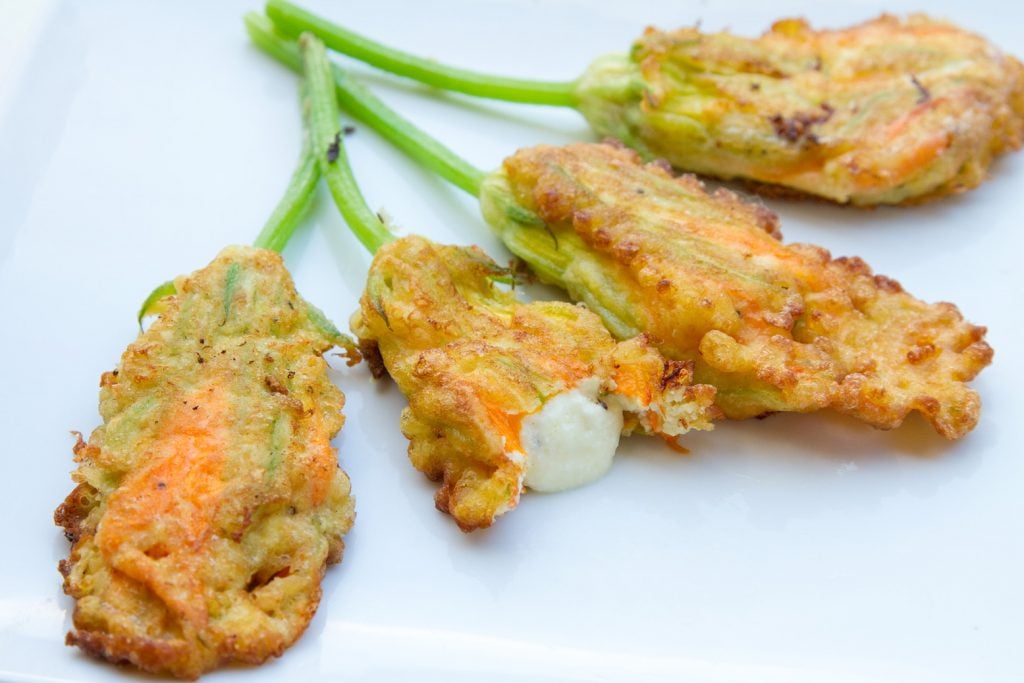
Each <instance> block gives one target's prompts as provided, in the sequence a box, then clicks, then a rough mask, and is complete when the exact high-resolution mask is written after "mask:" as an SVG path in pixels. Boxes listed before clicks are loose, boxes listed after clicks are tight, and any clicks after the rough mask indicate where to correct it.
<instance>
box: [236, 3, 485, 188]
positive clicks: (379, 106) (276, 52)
mask: <svg viewBox="0 0 1024 683" xmlns="http://www.w3.org/2000/svg"><path fill="white" fill-rule="evenodd" d="M245 28H246V30H247V31H248V33H249V37H250V38H252V41H253V42H254V43H256V45H257V46H259V47H260V49H262V50H263V51H264V52H266V53H267V54H269V55H270V56H272V57H274V58H275V59H276V60H278V61H279V62H281V63H282V64H284V65H285V66H288V67H289V68H291V69H293V70H295V71H301V70H302V58H301V57H300V55H299V48H298V45H296V43H295V41H294V40H291V39H289V38H285V37H283V36H281V35H279V34H278V33H277V32H276V31H274V26H273V24H271V23H270V21H268V20H267V18H266V17H264V16H262V15H260V14H256V13H254V12H250V13H248V14H246V15H245ZM333 75H334V86H335V94H336V95H337V97H338V101H339V103H341V105H342V106H343V107H344V108H345V110H346V111H348V112H349V113H351V114H352V115H353V116H354V117H355V118H357V119H359V120H360V121H362V122H364V123H366V124H367V125H369V126H371V127H372V128H374V129H375V130H376V131H377V132H378V133H380V134H381V135H383V136H384V137H386V138H387V139H388V140H390V141H391V142H392V144H394V145H395V146H396V147H398V148H399V149H401V150H402V151H403V152H405V153H406V155H408V156H409V157H411V158H412V159H414V160H415V161H416V162H417V163H419V164H420V165H421V166H423V167H425V168H427V169H429V170H431V171H433V172H434V173H437V174H438V175H439V176H441V177H442V178H444V179H445V180H447V181H448V182H450V183H452V184H453V185H455V186H456V187H458V188H460V189H462V190H465V191H466V192H468V193H469V194H471V195H473V196H474V197H476V196H478V195H479V194H480V184H481V183H482V182H483V179H484V177H485V176H486V174H485V173H484V172H483V171H481V170H480V169H478V168H476V167H475V166H473V165H472V164H470V163H469V162H468V161H466V160H465V159H463V158H462V157H460V156H459V155H457V154H456V153H455V152H453V151H451V150H450V149H448V148H447V147H445V146H444V145H442V144H441V143H440V142H438V141H437V140H435V139H434V138H432V137H430V136H429V135H427V134H426V133H424V132H423V131H422V130H420V129H419V128H417V127H416V126H415V125H413V124H412V123H411V122H409V121H407V120H406V119H404V118H402V117H401V116H399V115H398V114H396V113H395V112H394V111H392V110H391V108H390V107H388V106H387V105H386V104H384V103H383V102H381V101H380V100H379V99H378V98H377V97H376V96H375V95H374V94H373V93H371V92H370V91H369V90H367V89H366V88H365V87H363V86H362V85H361V84H360V83H358V82H357V81H356V80H355V79H354V78H352V77H351V76H350V75H349V74H347V73H346V72H344V71H342V70H341V69H339V68H338V67H337V66H334V67H333Z"/></svg>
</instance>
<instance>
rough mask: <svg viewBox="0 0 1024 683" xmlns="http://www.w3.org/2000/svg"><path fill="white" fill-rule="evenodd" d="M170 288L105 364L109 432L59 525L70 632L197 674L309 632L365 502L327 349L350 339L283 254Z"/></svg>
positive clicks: (151, 663)
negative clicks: (356, 497) (315, 303)
mask: <svg viewBox="0 0 1024 683" xmlns="http://www.w3.org/2000/svg"><path fill="white" fill-rule="evenodd" d="M175 286H176V290H177V295H176V296H174V297H171V298H169V299H168V300H167V303H166V304H165V309H164V311H163V315H162V316H161V317H160V318H159V319H158V320H157V321H155V322H154V323H153V324H152V326H151V327H150V328H149V329H148V330H147V331H146V332H144V333H143V334H141V335H140V336H139V338H138V339H137V340H136V341H135V342H133V343H132V344H131V345H130V346H129V347H128V349H127V350H126V351H125V353H124V355H123V356H122V358H121V362H120V364H119V365H118V367H117V369H116V370H114V371H112V372H107V373H105V374H104V375H103V377H102V380H101V389H100V413H101V415H102V417H103V425H102V426H101V427H98V428H97V429H96V430H95V431H94V432H93V433H92V435H91V437H90V438H89V441H88V443H85V442H83V441H82V440H81V438H79V443H78V445H77V446H76V447H75V460H76V461H77V462H78V468H77V470H76V471H75V472H74V474H73V478H74V480H75V481H76V482H78V486H77V488H75V490H74V491H73V492H72V493H71V494H70V495H69V496H68V497H67V499H66V500H65V501H64V503H63V504H62V505H61V506H60V507H59V508H58V509H57V512H56V515H55V518H56V521H57V523H58V524H60V525H62V526H63V527H64V529H65V533H66V535H67V537H68V538H69V539H70V540H71V541H72V542H73V546H72V549H71V556H70V559H68V560H65V561H62V562H61V564H60V570H61V572H62V573H63V575H64V590H65V592H66V593H67V594H68V595H70V596H71V597H73V598H74V599H75V603H76V604H75V610H74V616H73V621H74V630H73V631H72V632H71V633H69V634H68V637H67V641H68V643H69V644H75V645H78V646H79V647H81V648H82V649H83V650H85V651H87V652H89V653H90V654H93V655H96V656H99V657H103V658H105V659H109V660H112V661H118V662H131V663H132V664H134V665H135V666H137V667H139V668H141V669H144V670H146V671H151V672H157V673H167V674H171V675H174V676H177V677H181V678H195V677H197V676H199V675H200V674H201V673H203V672H204V671H207V670H209V669H212V668H214V667H216V666H218V665H221V664H226V663H230V662H239V663H248V664H256V663H259V662H262V661H264V660H266V659H267V658H268V657H272V656H277V655H280V654H281V653H282V651H283V650H284V649H285V648H286V647H288V646H289V645H290V644H291V643H292V642H294V641H295V640H296V638H298V637H299V636H300V635H301V634H302V632H303V630H304V629H305V628H306V626H307V624H308V623H309V620H310V619H311V618H312V616H313V613H314V611H315V610H316V607H317V604H318V602H319V600H320V593H321V589H320V580H321V578H322V576H323V573H324V568H325V566H326V565H327V564H329V563H333V562H337V561H339V560H340V558H341V555H342V550H343V547H344V544H343V543H342V539H341V537H342V535H343V534H344V533H345V532H346V531H348V529H349V527H350V526H351V524H352V520H353V516H354V512H353V499H352V497H351V495H350V492H349V480H348V477H347V476H346V475H345V473H344V472H343V471H342V470H341V469H340V468H339V467H338V461H337V455H336V452H335V450H334V448H333V447H332V446H331V443H330V441H331V438H332V437H333V436H334V435H335V434H336V433H337V432H338V430H339V429H340V428H341V425H342V422H343V420H344V418H343V417H342V414H341V408H342V405H343V403H344V396H343V395H342V393H341V391H340V390H338V389H337V388H336V387H335V386H334V385H333V384H331V383H330V381H328V378H327V372H326V370H327V366H326V363H325V361H324V359H323V357H322V355H323V353H324V352H326V351H327V350H328V349H330V348H332V347H333V346H335V345H336V344H341V345H344V344H345V341H344V338H343V337H342V336H341V335H340V334H339V333H338V332H337V330H335V329H334V327H333V326H332V325H331V324H330V323H329V322H327V320H326V319H325V318H324V317H323V315H322V314H321V313H320V312H319V311H318V310H316V309H315V308H313V307H312V306H311V305H309V304H308V303H306V302H305V301H304V300H303V299H302V298H301V297H300V296H299V295H298V294H297V293H296V291H295V288H294V286H293V284H292V281H291V278H290V277H289V275H288V273H287V271H286V270H285V268H284V265H283V263H282V261H281V258H280V257H279V256H278V255H277V254H275V253H273V252H271V251H267V250H262V249H254V248H249V247H229V248H227V249H225V250H224V251H223V252H221V254H220V255H219V256H218V257H217V258H216V259H215V260H214V261H213V262H212V263H211V264H210V265H209V266H207V267H206V268H204V269H202V270H199V271H197V272H195V273H193V274H192V275H190V276H185V277H179V278H178V279H177V281H176V282H175Z"/></svg>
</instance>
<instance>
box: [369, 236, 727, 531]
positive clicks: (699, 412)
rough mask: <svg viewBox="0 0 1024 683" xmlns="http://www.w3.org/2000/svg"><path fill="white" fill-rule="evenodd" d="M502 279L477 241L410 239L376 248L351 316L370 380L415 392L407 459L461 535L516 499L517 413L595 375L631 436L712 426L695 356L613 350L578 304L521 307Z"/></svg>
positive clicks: (408, 414)
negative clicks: (386, 379) (669, 357)
mask: <svg viewBox="0 0 1024 683" xmlns="http://www.w3.org/2000/svg"><path fill="white" fill-rule="evenodd" d="M503 275H507V272H506V271H504V270H503V269H501V268H499V267H498V266H497V265H496V264H495V263H494V262H493V261H491V260H490V259H489V258H488V257H487V256H486V255H485V254H484V253H483V252H482V251H480V250H479V249H477V248H475V247H473V248H463V247H453V246H440V245H436V244H433V243H432V242H430V241H428V240H426V239H424V238H421V237H407V238H404V239H401V240H398V241H395V242H392V243H390V244H387V245H386V246H384V247H383V248H381V249H380V251H379V252H378V253H377V255H376V257H375V258H374V260H373V264H372V266H371V268H370V274H369V278H368V281H367V285H366V291H365V293H364V294H363V296H362V298H361V300H360V310H359V312H358V313H356V315H355V316H354V317H353V321H352V329H353V331H354V332H355V333H356V334H357V335H358V336H359V337H360V345H361V347H362V349H363V352H364V354H365V355H366V356H367V358H368V359H369V360H370V362H371V367H376V372H375V374H376V375H378V376H381V375H383V373H384V368H386V370H387V372H388V373H390V374H391V376H392V377H393V378H394V380H395V381H396V382H397V383H398V386H399V387H400V388H401V390H402V392H403V393H404V394H405V395H406V396H407V397H408V399H409V406H408V407H407V408H406V409H405V410H404V412H403V414H402V432H403V433H404V434H405V435H406V437H407V438H409V440H410V442H411V443H410V445H409V458H410V459H411V460H412V463H413V465H414V466H415V467H416V468H417V469H419V470H420V471H422V472H424V473H425V474H426V475H427V476H428V477H430V478H431V479H433V480H435V481H441V482H442V483H441V488H440V490H439V491H438V493H437V496H436V502H437V507H438V508H439V509H440V510H442V511H444V512H448V513H449V514H451V515H452V517H453V518H454V519H455V521H456V523H457V524H458V525H459V527H460V528H461V529H463V530H464V531H469V530H472V529H477V528H481V527H487V526H490V525H491V523H492V522H493V521H494V518H495V517H496V516H498V515H500V514H502V513H503V512H506V511H508V510H510V509H511V508H513V507H515V506H516V504H517V503H518V501H519V496H520V493H521V491H522V489H523V481H524V475H525V476H526V477H527V478H528V477H529V472H530V468H531V462H530V459H531V458H532V457H533V455H532V452H531V451H530V448H529V447H528V445H526V444H524V443H523V434H524V433H525V432H524V430H523V425H524V420H527V419H528V418H529V416H531V415H534V414H537V413H538V411H542V410H543V408H544V406H545V405H546V404H548V403H549V402H550V401H551V400H552V399H553V398H555V397H557V396H559V395H563V394H565V392H567V391H569V390H572V389H574V388H578V387H581V386H583V385H584V384H586V383H588V382H594V383H595V384H596V385H597V386H596V387H595V389H596V398H595V400H596V401H601V402H603V403H602V405H603V406H604V408H605V410H608V409H610V408H613V407H620V408H621V409H622V410H624V411H625V413H626V419H625V423H624V425H623V428H622V431H623V432H626V433H628V432H630V431H633V430H640V431H643V432H647V433H656V434H662V435H664V436H665V437H666V438H668V437H673V436H675V435H678V434H681V433H683V432H685V431H687V430H688V429H709V428H710V427H711V425H710V422H709V421H710V419H711V418H712V417H713V416H714V415H715V412H714V411H713V410H712V409H711V404H712V402H713V399H714V390H713V389H712V388H711V387H708V386H702V385H691V384H690V380H691V370H692V365H691V364H689V363H684V362H674V361H666V360H665V359H663V358H662V357H661V355H660V354H658V353H657V352H656V351H654V350H653V349H651V348H649V347H648V345H647V342H646V340H645V339H644V338H643V337H636V338H634V339H631V340H629V341H627V342H622V343H618V344H616V343H615V341H614V340H613V339H612V337H611V336H610V335H609V334H608V332H607V330H605V328H604V327H603V326H602V325H601V321H600V320H599V319H598V318H597V316H595V315H594V314H593V313H591V312H589V311H587V310H586V309H585V308H582V307H580V306H574V305H572V304H567V303H561V302H534V303H530V304H523V303H520V302H518V301H516V299H515V297H514V295H513V294H512V293H511V292H508V291H502V290H500V289H498V288H496V286H495V284H494V279H495V278H496V277H502V276H503ZM374 359H376V361H377V362H376V365H375V364H374ZM381 360H383V366H384V367H381V365H380V361H381ZM595 378H596V379H595ZM616 438H617V435H616ZM587 440H588V435H587V434H581V435H580V436H579V440H578V449H580V450H585V449H587V448H588V447H589V444H588V443H587ZM562 455H564V456H565V457H571V454H569V453H564V454H562Z"/></svg>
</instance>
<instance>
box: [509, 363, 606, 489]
mask: <svg viewBox="0 0 1024 683" xmlns="http://www.w3.org/2000/svg"><path fill="white" fill-rule="evenodd" d="M600 387H601V381H600V379H599V378H597V377H591V378H589V379H586V380H584V381H583V382H581V383H580V384H579V385H577V386H576V387H575V388H574V389H571V390H569V391H565V392H563V393H561V394H559V395H557V396H555V397H554V398H552V399H551V400H549V401H547V402H546V403H545V404H544V407H543V408H542V409H541V410H539V411H538V412H536V413H533V414H532V415H528V416H526V417H525V418H524V419H523V426H522V429H521V430H520V432H519V438H520V443H522V446H523V449H524V450H525V451H526V472H525V474H524V476H523V483H524V484H525V485H526V486H528V487H530V488H531V489H533V490H534V491H544V492H554V491H564V490H565V489H571V488H574V487H576V486H582V485H584V484H589V483H590V482H592V481H595V480H596V479H598V478H599V477H601V475H603V474H604V473H605V472H607V471H608V469H609V468H610V467H611V466H612V458H614V457H615V450H616V449H617V448H618V445H619V436H620V435H621V434H622V407H621V406H620V405H619V403H618V402H617V401H604V402H602V401H600V400H598V392H599V390H600Z"/></svg>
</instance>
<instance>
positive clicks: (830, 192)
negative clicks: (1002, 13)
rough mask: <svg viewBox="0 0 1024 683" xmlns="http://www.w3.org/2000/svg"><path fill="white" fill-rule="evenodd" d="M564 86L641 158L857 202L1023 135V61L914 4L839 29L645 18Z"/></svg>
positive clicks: (932, 186) (942, 182)
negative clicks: (743, 32)
mask: <svg viewBox="0 0 1024 683" xmlns="http://www.w3.org/2000/svg"><path fill="white" fill-rule="evenodd" d="M576 97H577V107H578V108H579V110H580V111H581V112H582V113H583V115H584V116H585V117H586V118H587V120H588V121H589V122H590V124H591V125H592V126H593V127H594V129H595V130H596V131H597V132H598V133H599V134H600V135H604V136H611V137H615V138H618V139H620V140H622V141H623V142H625V143H626V144H627V145H629V146H630V147H633V148H635V149H637V150H640V151H641V152H642V153H643V154H644V155H645V157H647V158H664V159H667V160H668V161H669V162H671V163H672V165H674V166H676V167H677V168H680V169H684V170H686V171H692V172H696V173H702V174H705V175H709V176H715V177H719V178H742V179H746V180H751V181H755V182H757V183H764V184H768V185H771V186H775V190H774V192H773V193H775V194H778V190H779V189H780V188H782V189H785V188H788V189H789V190H791V191H796V192H798V193H806V194H810V195H817V196H820V197H824V198H826V199H830V200H833V201H836V202H842V203H847V202H849V203H852V204H861V205H872V204H899V203H905V202H912V201H918V200H921V199H926V198H933V197H941V196H944V195H949V194H953V193H956V192H960V191H963V190H965V189H968V188H971V187H974V186H976V185H978V184H979V183H980V182H981V181H982V180H984V179H985V177H986V174H987V169H988V167H989V165H990V164H991V162H992V159H993V158H994V157H995V156H996V155H998V154H1000V153H1002V152H1005V151H1008V150H1012V149H1018V148H1019V147H1020V145H1021V141H1022V136H1024V67H1022V65H1021V63H1020V62H1019V61H1018V60H1017V59H1015V58H1014V57H1012V56H1010V55H1007V54H1004V53H1002V52H1000V51H999V50H998V49H996V48H995V47H993V46H992V45H991V44H990V43H989V42H987V41H986V40H985V39H984V38H982V37H980V36H977V35H975V34H973V33H969V32H967V31H965V30H963V29H960V28H958V27H956V26H954V25H952V24H949V23H946V22H942V21H936V20H933V19H929V18H928V17H926V16H924V15H913V16H910V17H909V18H907V19H905V20H904V19H898V18H896V17H892V16H886V15H883V16H882V17H879V18H877V19H874V20H872V21H868V22H865V23H863V24H860V25H858V26H853V27H851V28H848V29H844V30H836V31H828V30H822V31H815V30H812V29H811V28H810V26H808V24H807V23H806V22H804V21H802V20H799V19H787V20H782V21H779V22H776V23H775V24H774V25H773V26H772V28H771V30H770V31H768V32H767V33H765V34H764V35H763V36H761V37H760V38H757V39H748V38H743V37H740V36H734V35H731V34H729V33H715V34H705V33H701V32H700V31H698V30H697V29H696V28H690V29H682V30H677V31H657V30H654V29H648V31H647V32H646V33H645V34H644V35H643V36H642V37H641V38H640V39H639V40H638V41H637V42H636V43H635V44H634V45H633V49H632V51H631V52H630V53H629V54H628V55H621V54H619V55H609V56H606V57H603V58H600V59H598V60H597V61H595V62H594V63H593V64H592V65H591V67H590V68H589V69H588V71H587V72H586V73H585V74H584V76H583V77H582V78H581V80H580V82H579V83H578V85H577V88H576ZM765 189H769V188H765Z"/></svg>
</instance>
